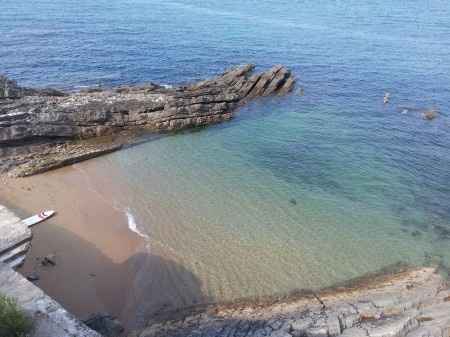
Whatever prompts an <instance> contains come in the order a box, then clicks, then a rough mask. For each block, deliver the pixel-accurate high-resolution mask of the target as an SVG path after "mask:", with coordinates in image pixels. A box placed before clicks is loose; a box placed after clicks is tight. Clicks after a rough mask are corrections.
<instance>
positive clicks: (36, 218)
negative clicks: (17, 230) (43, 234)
mask: <svg viewBox="0 0 450 337" xmlns="http://www.w3.org/2000/svg"><path fill="white" fill-rule="evenodd" d="M55 213H56V212H55V211H53V210H44V211H42V212H40V213H39V214H36V215H33V216H30V217H29V218H26V219H23V220H22V223H24V224H26V225H27V226H28V227H31V226H34V225H36V224H38V223H40V222H42V221H44V220H47V219H48V218H50V217H52V216H53V215H54V214H55Z"/></svg>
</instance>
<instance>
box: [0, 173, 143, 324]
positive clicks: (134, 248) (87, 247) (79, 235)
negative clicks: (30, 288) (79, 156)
mask: <svg viewBox="0 0 450 337" xmlns="http://www.w3.org/2000/svg"><path fill="white" fill-rule="evenodd" d="M68 171H70V174H68V173H69V172H68ZM52 175H53V177H52V179H48V180H47V178H46V175H45V174H42V175H39V176H36V177H32V178H25V179H14V180H9V179H8V180H4V181H3V182H2V184H1V185H0V202H1V203H3V204H5V205H7V206H8V207H10V208H11V209H13V210H14V211H15V212H16V213H17V214H19V215H20V216H21V217H24V216H28V215H30V214H33V213H37V212H39V211H40V210H41V209H44V208H53V209H55V210H57V212H58V213H57V216H55V217H54V218H52V219H49V220H47V221H45V222H43V223H41V224H39V225H37V226H35V227H33V229H32V231H33V234H34V235H33V240H32V244H31V248H30V250H29V251H28V254H27V258H26V260H25V263H24V265H23V266H22V267H21V268H20V269H19V270H18V272H19V273H21V274H23V275H24V276H28V275H32V274H34V275H37V276H38V277H39V280H38V281H37V282H35V284H36V285H37V286H39V287H40V288H42V289H43V290H44V291H45V292H46V293H48V294H49V295H50V296H51V297H53V298H55V299H57V300H58V301H59V302H60V303H61V304H62V305H63V306H64V307H65V308H67V309H68V310H69V311H70V312H72V313H74V314H75V315H76V316H77V317H79V318H80V319H87V318H88V317H89V316H90V315H91V314H96V313H99V312H107V313H109V314H111V315H114V316H116V317H119V318H120V320H122V321H123V322H124V323H126V321H127V320H128V316H129V315H130V314H132V313H130V312H125V311H124V310H122V309H121V308H124V307H125V305H126V302H127V298H126V294H127V291H126V290H127V287H128V286H129V285H130V284H132V283H133V277H134V276H135V275H133V274H131V273H130V266H129V263H128V260H129V259H130V258H131V257H132V256H135V255H137V254H140V253H142V252H144V251H145V242H144V241H143V240H142V238H140V237H139V236H137V234H135V233H133V232H132V231H131V230H130V229H129V228H128V223H127V218H126V215H125V213H122V212H120V211H119V210H116V209H114V208H113V207H111V206H110V205H108V204H107V203H105V202H104V201H103V200H101V197H100V196H99V195H95V194H94V193H91V195H90V196H89V198H86V197H85V195H84V191H83V184H80V181H82V178H83V177H82V173H81V172H77V170H76V169H74V168H73V167H67V168H62V169H61V170H56V171H54V172H53V173H52ZM77 180H78V181H77ZM77 183H78V185H79V186H77ZM61 186H67V188H70V189H71V192H70V194H68V195H67V198H65V199H64V198H61V197H62V193H59V194H57V193H54V192H52V191H56V190H58V189H59V188H61ZM54 195H57V196H58V199H56V198H54V197H53V196H54ZM92 201H94V202H92ZM18 205H26V207H17V206H18ZM90 205H93V207H90ZM47 255H54V260H55V262H56V266H54V267H51V266H43V265H42V264H41V260H42V258H43V257H45V256H47Z"/></svg>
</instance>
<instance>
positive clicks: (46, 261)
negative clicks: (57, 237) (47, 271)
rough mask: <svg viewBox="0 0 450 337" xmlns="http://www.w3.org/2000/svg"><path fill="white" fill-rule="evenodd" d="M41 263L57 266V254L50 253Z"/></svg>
mask: <svg viewBox="0 0 450 337" xmlns="http://www.w3.org/2000/svg"><path fill="white" fill-rule="evenodd" d="M41 264H42V265H43V266H56V262H55V255H54V254H49V255H47V256H45V257H44V258H43V259H42V262H41Z"/></svg>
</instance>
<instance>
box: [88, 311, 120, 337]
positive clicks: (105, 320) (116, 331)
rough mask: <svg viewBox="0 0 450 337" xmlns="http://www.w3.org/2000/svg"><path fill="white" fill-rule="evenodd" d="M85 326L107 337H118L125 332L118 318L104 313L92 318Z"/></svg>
mask: <svg viewBox="0 0 450 337" xmlns="http://www.w3.org/2000/svg"><path fill="white" fill-rule="evenodd" d="M84 324H86V325H87V326H88V327H90V328H91V329H93V330H95V331H97V332H99V333H100V334H102V335H103V336H105V337H117V336H119V335H120V334H122V333H123V332H124V330H125V329H124V328H123V326H122V324H121V323H120V322H119V321H118V320H117V319H116V318H114V317H113V316H111V315H108V314H102V313H99V314H95V315H93V316H91V317H90V318H88V319H87V320H85V321H84Z"/></svg>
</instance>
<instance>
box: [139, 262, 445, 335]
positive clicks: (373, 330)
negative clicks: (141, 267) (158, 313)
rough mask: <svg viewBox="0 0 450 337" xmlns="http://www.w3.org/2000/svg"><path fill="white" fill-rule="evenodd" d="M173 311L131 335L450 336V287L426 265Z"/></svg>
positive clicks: (156, 318)
mask: <svg viewBox="0 0 450 337" xmlns="http://www.w3.org/2000/svg"><path fill="white" fill-rule="evenodd" d="M193 312H194V313H193ZM172 315H175V316H178V317H177V318H175V319H167V317H170V315H168V314H166V317H155V318H154V319H153V320H151V321H150V322H149V326H148V327H147V328H146V329H145V330H143V331H141V332H135V333H134V334H132V335H131V336H130V337H188V336H189V337H194V336H195V337H264V336H267V337H269V336H270V337H334V336H345V337H448V336H449V335H450V290H449V289H448V287H447V285H446V284H445V281H444V279H443V278H442V277H441V275H439V274H438V273H436V270H435V269H433V268H424V269H421V270H413V271H406V272H402V273H399V274H396V275H394V276H391V277H386V276H385V277H381V278H378V279H374V280H371V281H370V282H369V283H365V284H358V286H357V287H355V288H346V289H340V290H339V289H338V290H334V291H332V292H331V291H328V292H323V293H320V294H318V295H316V294H314V295H313V296H303V297H302V296H300V297H299V298H297V299H295V298H293V299H290V300H284V301H277V302H274V303H266V304H260V305H251V304H246V305H236V304H235V305H231V306H210V307H207V308H203V309H198V310H197V312H196V311H195V310H193V309H192V310H190V311H189V312H188V313H186V314H184V313H182V312H180V313H176V314H175V313H173V314H172Z"/></svg>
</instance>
